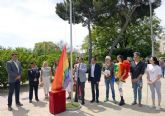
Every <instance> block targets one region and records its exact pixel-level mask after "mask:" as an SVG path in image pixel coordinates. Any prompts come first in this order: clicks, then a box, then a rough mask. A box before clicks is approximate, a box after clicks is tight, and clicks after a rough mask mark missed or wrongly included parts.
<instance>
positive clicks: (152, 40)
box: [149, 0, 155, 56]
mask: <svg viewBox="0 0 165 116" xmlns="http://www.w3.org/2000/svg"><path fill="white" fill-rule="evenodd" d="M154 2H155V0H149V6H150V25H151V42H152V56H155V52H154V38H153V27H152V3H154Z"/></svg>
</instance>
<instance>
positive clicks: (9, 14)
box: [0, 0, 165, 48]
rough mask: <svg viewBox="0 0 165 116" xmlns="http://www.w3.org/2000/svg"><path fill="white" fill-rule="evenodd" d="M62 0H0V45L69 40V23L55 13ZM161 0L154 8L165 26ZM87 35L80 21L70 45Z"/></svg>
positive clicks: (164, 4) (164, 5)
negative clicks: (157, 6)
mask: <svg viewBox="0 0 165 116" xmlns="http://www.w3.org/2000/svg"><path fill="white" fill-rule="evenodd" d="M60 1H63V0H0V45H1V46H3V47H12V48H15V47H26V48H33V47H34V45H35V43H37V42H42V41H52V42H55V43H58V42H59V41H61V40H62V41H64V42H66V43H68V44H70V26H69V24H68V22H67V21H63V20H62V19H60V18H59V17H58V15H57V14H55V6H56V3H58V2H60ZM164 11H165V0H162V5H161V7H159V8H157V9H156V10H155V13H156V15H157V16H158V17H159V18H160V19H161V25H162V26H163V27H164V28H165V13H164ZM87 35H88V30H87V28H86V27H82V25H81V24H79V25H74V26H73V47H74V48H80V46H81V45H82V42H83V41H84V38H85V37H86V36H87Z"/></svg>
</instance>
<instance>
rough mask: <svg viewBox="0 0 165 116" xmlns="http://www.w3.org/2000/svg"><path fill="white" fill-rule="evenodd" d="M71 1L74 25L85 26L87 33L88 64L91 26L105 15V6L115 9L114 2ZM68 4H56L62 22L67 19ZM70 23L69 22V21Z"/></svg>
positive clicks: (99, 0) (65, 0)
mask: <svg viewBox="0 0 165 116" xmlns="http://www.w3.org/2000/svg"><path fill="white" fill-rule="evenodd" d="M72 1H73V19H74V21H73V22H74V23H76V24H78V23H82V24H83V26H87V28H88V31H89V47H88V50H89V57H88V62H89V63H90V60H91V57H92V35H91V24H92V23H94V22H95V21H97V20H98V18H100V17H102V15H104V14H106V12H105V7H103V6H105V4H106V7H108V8H111V9H112V8H114V7H115V3H116V2H115V0H104V1H103V0H72ZM69 4H70V0H64V2H63V3H57V5H56V13H57V14H58V15H59V17H61V18H62V19H63V20H68V21H69V20H70V19H69ZM69 22H70V21H69Z"/></svg>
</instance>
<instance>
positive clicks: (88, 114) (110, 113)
mask: <svg viewBox="0 0 165 116" xmlns="http://www.w3.org/2000/svg"><path fill="white" fill-rule="evenodd" d="M143 80H144V84H143V99H142V103H143V107H138V105H135V106H131V105H130V104H131V103H132V101H133V91H132V86H131V80H130V78H129V79H128V80H127V82H126V83H125V84H124V87H123V89H124V98H125V102H126V105H124V106H122V107H120V106H118V105H117V104H114V103H113V102H112V101H110V102H107V103H104V102H103V101H104V99H105V86H104V79H103V77H102V79H101V82H100V98H99V100H100V103H99V104H97V103H92V104H91V103H90V102H89V101H90V100H91V89H90V84H89V83H88V82H87V83H86V88H85V99H86V101H85V105H84V106H82V107H81V109H80V110H78V111H66V112H64V113H61V114H58V115H56V116H165V78H162V79H161V82H162V90H161V91H162V104H161V107H162V108H161V111H156V110H155V109H153V108H150V107H149V106H150V105H151V96H150V90H148V94H149V97H148V98H149V99H148V104H147V84H146V75H144V76H143ZM115 90H116V91H115V93H116V100H117V101H119V100H120V97H119V93H118V89H117V86H116V84H115ZM20 98H21V103H23V104H24V105H23V107H16V105H15V99H14V96H13V106H12V107H13V111H11V112H10V111H8V109H7V90H0V116H53V115H52V114H50V113H49V103H48V101H46V100H44V92H43V88H41V87H40V88H39V99H40V101H39V102H36V101H35V100H33V103H32V104H30V103H29V100H28V86H24V87H22V88H21V94H20ZM110 100H112V97H111V92H110ZM156 100H157V99H156Z"/></svg>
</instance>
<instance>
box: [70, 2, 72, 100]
mask: <svg viewBox="0 0 165 116" xmlns="http://www.w3.org/2000/svg"><path fill="white" fill-rule="evenodd" d="M72 66H73V63H72V0H70V69H71V70H70V76H71V85H72V86H71V102H73V72H72V69H73V68H72Z"/></svg>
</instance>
